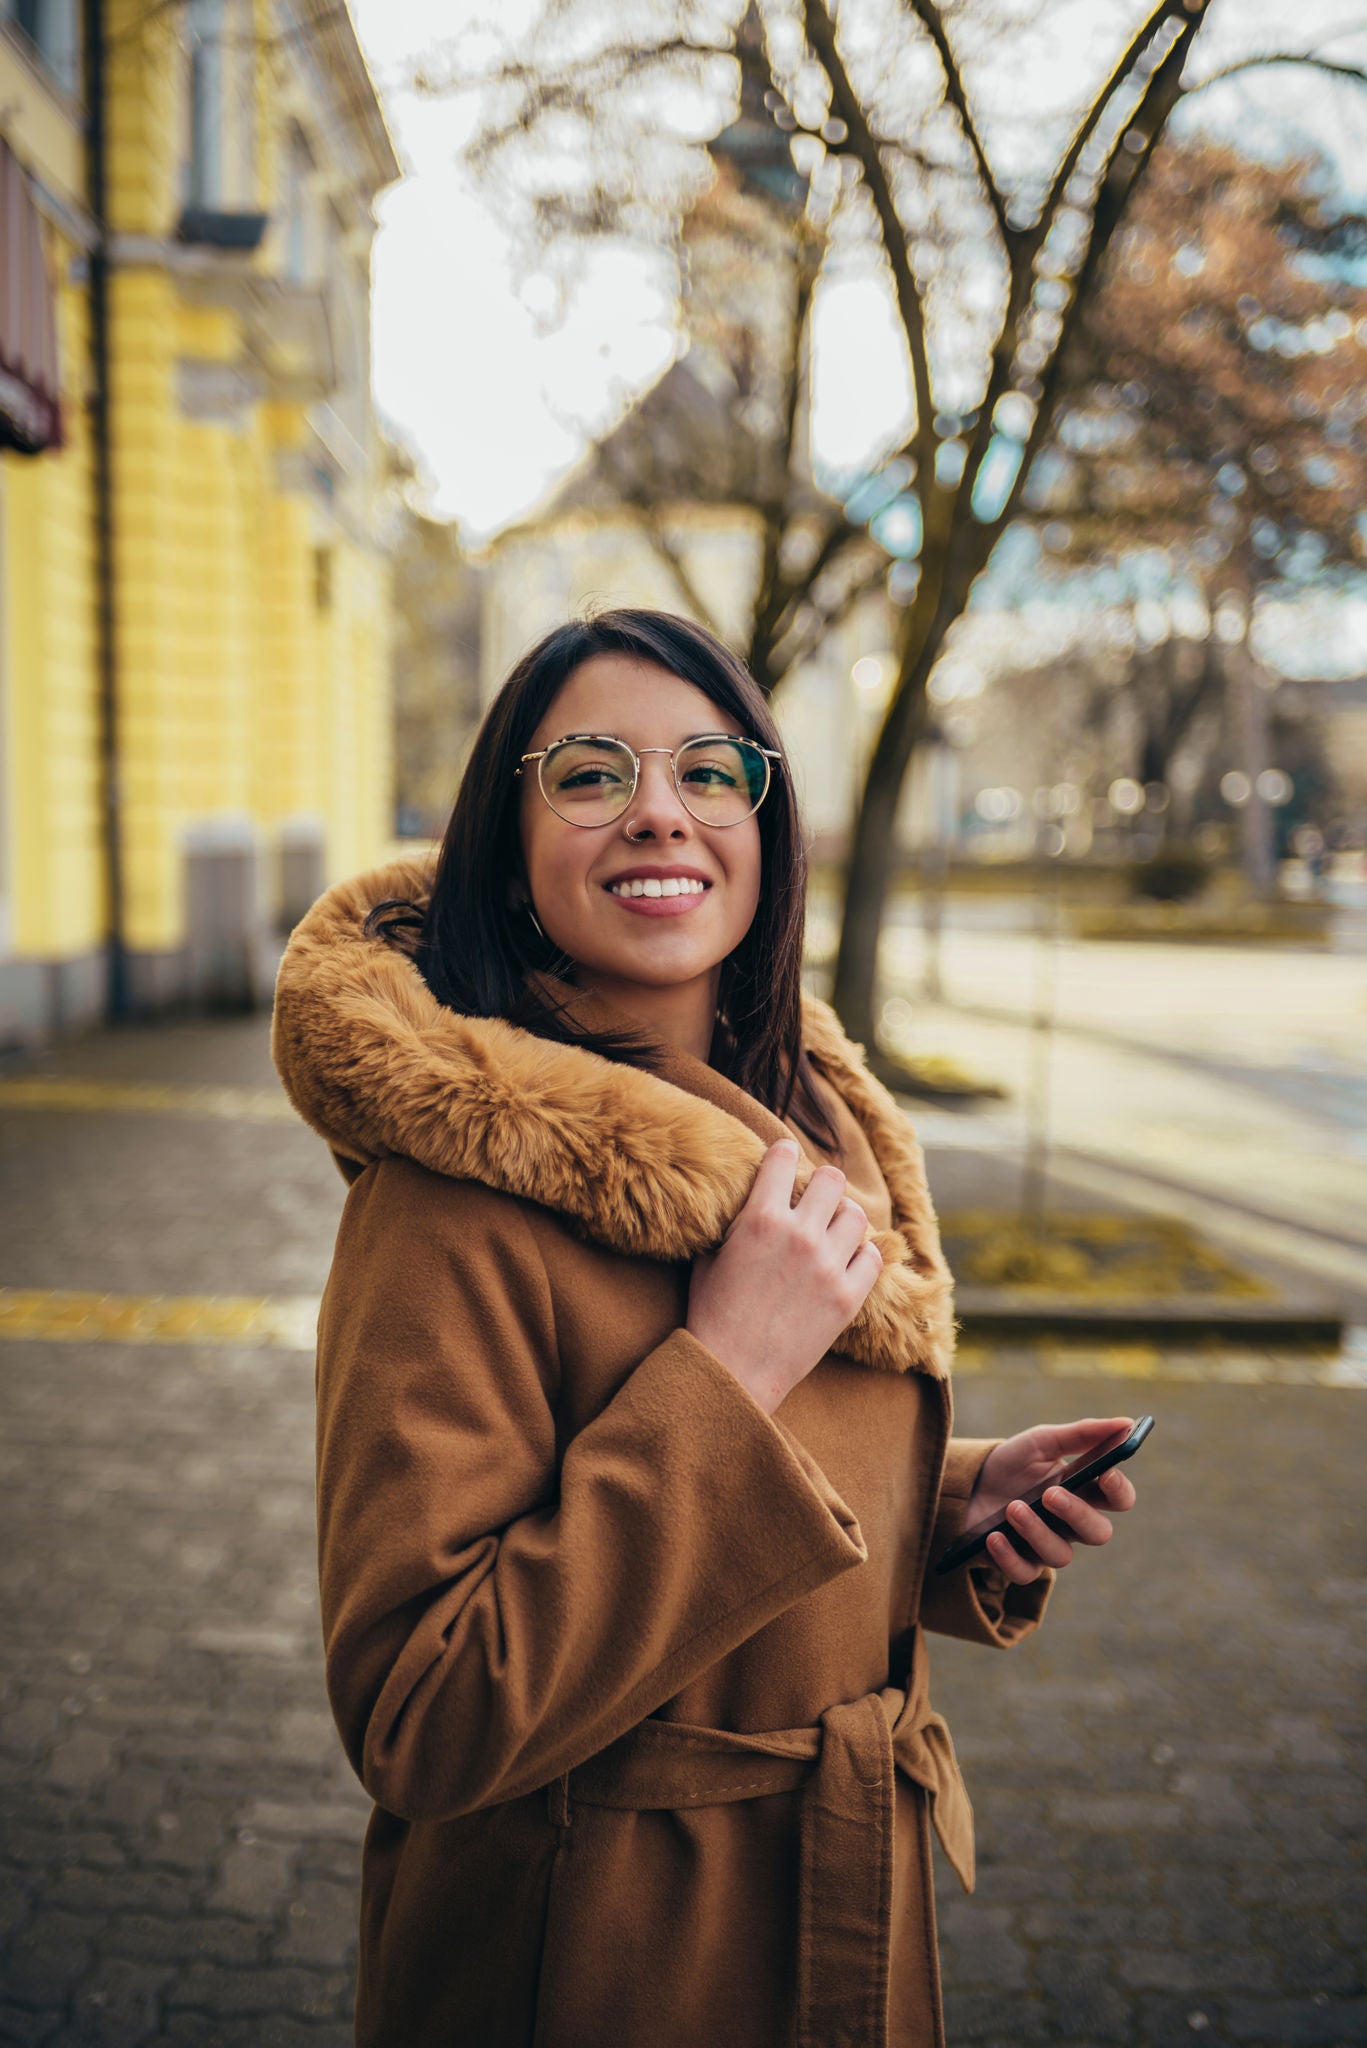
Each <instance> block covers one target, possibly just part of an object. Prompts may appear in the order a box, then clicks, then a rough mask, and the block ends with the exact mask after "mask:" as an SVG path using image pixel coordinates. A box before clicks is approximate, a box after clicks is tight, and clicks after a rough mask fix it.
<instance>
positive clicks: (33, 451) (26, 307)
mask: <svg viewBox="0 0 1367 2048" xmlns="http://www.w3.org/2000/svg"><path fill="white" fill-rule="evenodd" d="M58 391H59V385H58V378H57V318H56V307H55V305H54V303H53V289H52V278H51V275H50V273H49V270H48V262H47V248H46V243H45V237H44V232H43V223H42V221H41V220H40V218H39V215H38V209H37V207H36V206H35V205H34V203H33V194H32V192H31V191H30V189H29V182H28V179H27V177H26V176H25V175H24V171H23V167H22V166H21V164H20V163H19V161H18V159H17V157H16V156H15V155H14V153H13V151H12V150H11V149H10V148H9V146H8V144H7V143H5V142H3V141H0V448H16V449H18V450H19V452H20V453H21V454H23V455H41V453H42V452H43V450H44V449H45V448H60V447H61V445H62V414H61V406H60V404H59V400H58Z"/></svg>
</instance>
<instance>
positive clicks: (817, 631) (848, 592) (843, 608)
mask: <svg viewBox="0 0 1367 2048" xmlns="http://www.w3.org/2000/svg"><path fill="white" fill-rule="evenodd" d="M886 574H887V563H886V562H881V561H880V562H871V563H870V564H869V566H868V568H866V569H864V570H862V571H861V572H860V574H859V575H858V576H856V577H854V578H853V579H852V581H851V582H850V583H848V584H847V585H846V587H845V589H844V590H842V591H841V593H840V596H839V597H838V598H837V599H836V601H835V603H834V604H833V605H832V606H831V607H830V608H829V610H825V611H823V610H821V609H820V607H816V606H814V607H813V610H814V611H815V613H816V616H815V618H814V620H813V623H812V624H811V626H810V627H809V628H808V629H807V631H806V633H805V634H804V635H803V636H802V637H801V639H799V640H798V641H797V642H796V643H795V644H794V645H793V646H792V647H791V648H783V645H782V640H781V639H780V641H779V642H778V643H777V644H778V646H779V648H780V649H781V654H782V658H781V661H780V662H779V663H778V665H777V666H778V675H777V676H776V677H775V688H777V686H778V684H779V683H780V682H781V681H782V680H783V678H784V677H785V676H787V675H789V674H791V672H792V671H793V669H795V668H796V667H797V666H798V665H799V663H801V662H804V661H806V659H807V658H808V656H809V655H811V654H815V652H816V650H817V648H818V647H820V645H821V643H822V641H823V640H824V639H825V637H826V635H827V634H828V633H829V632H830V631H831V629H832V627H834V626H838V625H839V624H840V622H841V620H842V619H844V618H846V617H847V616H848V614H849V613H850V612H851V611H852V610H853V609H854V607H855V605H856V604H858V602H859V600H860V598H861V597H865V596H867V594H868V592H869V591H871V590H875V589H876V588H877V587H878V585H879V584H880V583H881V582H882V581H883V578H884V577H885V576H886Z"/></svg>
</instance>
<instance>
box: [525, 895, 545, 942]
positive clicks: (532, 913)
mask: <svg viewBox="0 0 1367 2048" xmlns="http://www.w3.org/2000/svg"><path fill="white" fill-rule="evenodd" d="M522 908H523V909H524V910H525V911H526V913H527V915H528V917H529V918H530V919H531V921H532V923H533V924H534V925H536V928H537V931H538V932H540V934H541V937H542V938H543V939H544V938H545V936H546V934H545V933H544V932H543V931H541V926H540V925H539V924H538V923H537V916H536V912H535V911H534V910H533V909H532V899H531V897H530V896H529V897H528V898H527V900H526V902H525V903H524V904H523V906H522Z"/></svg>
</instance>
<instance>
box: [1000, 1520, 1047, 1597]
mask: <svg viewBox="0 0 1367 2048" xmlns="http://www.w3.org/2000/svg"><path fill="white" fill-rule="evenodd" d="M987 1554H988V1556H989V1557H990V1558H991V1560H992V1562H993V1564H994V1565H996V1567H997V1569H998V1570H999V1571H1001V1572H1004V1573H1005V1575H1006V1577H1007V1578H1008V1579H1010V1581H1011V1583H1012V1584H1013V1585H1015V1586H1031V1585H1033V1584H1034V1582H1035V1580H1036V1579H1037V1578H1038V1577H1039V1575H1040V1573H1041V1572H1042V1571H1043V1569H1044V1567H1043V1565H1042V1564H1040V1563H1039V1562H1038V1560H1037V1559H1030V1558H1025V1557H1022V1556H1021V1554H1020V1552H1019V1551H1018V1550H1017V1549H1016V1547H1015V1545H1014V1544H1013V1543H1012V1541H1011V1539H1010V1537H1009V1536H1003V1535H1002V1533H1001V1531H1000V1530H999V1529H994V1530H993V1531H992V1534H991V1535H990V1536H989V1537H988V1539H987Z"/></svg>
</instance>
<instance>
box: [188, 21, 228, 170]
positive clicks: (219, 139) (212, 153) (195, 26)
mask: <svg viewBox="0 0 1367 2048" xmlns="http://www.w3.org/2000/svg"><path fill="white" fill-rule="evenodd" d="M223 12H224V8H223V0H190V4H189V6H188V8H187V9H186V14H185V30H186V34H187V36H188V37H189V42H190V150H189V157H188V161H187V165H186V170H187V178H186V192H185V197H186V199H187V201H188V202H189V204H190V205H191V206H198V207H204V208H210V207H216V206H217V205H218V204H219V202H220V200H221V199H222V196H223Z"/></svg>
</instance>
